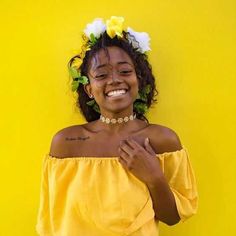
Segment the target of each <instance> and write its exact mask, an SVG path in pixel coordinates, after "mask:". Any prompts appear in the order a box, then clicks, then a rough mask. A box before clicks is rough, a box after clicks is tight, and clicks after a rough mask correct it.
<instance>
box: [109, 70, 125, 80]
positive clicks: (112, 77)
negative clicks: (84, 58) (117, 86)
mask: <svg viewBox="0 0 236 236" xmlns="http://www.w3.org/2000/svg"><path fill="white" fill-rule="evenodd" d="M109 82H110V83H113V82H122V79H121V78H120V76H119V74H118V73H117V71H115V70H113V71H111V73H110V76H109Z"/></svg>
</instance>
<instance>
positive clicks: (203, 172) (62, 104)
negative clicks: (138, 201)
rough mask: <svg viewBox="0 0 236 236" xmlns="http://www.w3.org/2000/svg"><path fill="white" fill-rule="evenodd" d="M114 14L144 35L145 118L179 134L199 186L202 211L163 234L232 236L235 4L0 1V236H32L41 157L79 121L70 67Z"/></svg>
mask: <svg viewBox="0 0 236 236" xmlns="http://www.w3.org/2000/svg"><path fill="white" fill-rule="evenodd" d="M111 15H117V16H124V18H125V25H126V26H130V27H131V28H133V29H134V30H136V31H146V32H148V33H149V34H150V37H151V48H152V51H151V52H150V53H149V55H150V62H151V64H152V66H153V70H154V73H155V75H156V78H157V86H158V90H159V92H160V94H159V98H158V99H159V103H158V104H157V105H156V106H155V108H153V109H151V110H150V112H149V113H148V118H149V120H150V122H152V123H159V124H162V125H165V126H168V127H170V128H172V129H173V130H175V131H176V132H177V134H178V135H179V137H180V139H181V141H182V143H183V144H184V145H185V146H186V147H187V148H188V149H189V152H190V154H191V162H192V165H193V167H194V170H195V173H196V177H197V181H198V189H199V197H200V199H199V210H198V214H197V215H195V216H194V217H192V218H190V219H189V220H188V221H186V222H185V223H180V224H177V225H175V226H172V227H169V226H166V225H164V224H162V223H161V228H160V235H161V236H167V235H175V236H177V235H178V236H217V235H219V236H221V235H227V236H230V235H236V226H235V212H236V207H235V205H236V201H235V199H236V196H235V192H236V190H235V179H236V169H235V165H236V151H235V150H236V149H235V131H236V129H235V123H236V122H235V118H234V117H235V107H236V106H235V103H236V99H235V93H236V92H235V83H236V82H235V79H236V78H235V77H236V76H235V72H236V66H235V57H236V56H235V55H236V46H235V42H236V2H235V1H234V0H224V1H223V0H222V1H220V0H198V1H189V0H179V1H170V0H162V1H154V0H152V1H151V0H145V1H144V0H142V1H141V0H136V1H111V0H98V1H79V0H67V1H59V0H57V1H56V0H55V1H52V0H41V1H29V0H22V1H20V0H12V1H7V0H1V2H0V22H1V23H0V24H1V27H0V32H1V33H0V34H1V37H0V40H1V43H0V47H1V48H0V52H1V57H0V60H1V61H0V66H1V91H0V94H1V98H0V101H1V116H0V119H1V120H0V129H1V140H0V142H1V148H0V154H1V158H0V168H1V171H0V175H1V176H0V181H1V182H0V183H1V185H0V187H1V194H0V217H1V218H0V235H2V236H18V235H22V236H28V235H29V236H34V235H36V232H35V224H36V215H37V208H38V201H39V184H40V174H41V161H42V157H43V155H44V154H45V153H46V152H48V150H49V146H50V142H51V138H52V136H53V135H54V133H55V132H57V131H58V130H59V129H62V128H64V127H67V126H70V125H73V124H80V123H82V122H85V120H83V118H82V117H81V115H80V114H79V112H78V111H77V110H76V107H75V105H74V103H75V98H74V97H73V94H72V93H71V92H70V88H69V83H68V80H69V78H68V74H67V67H66V64H67V62H68V60H69V59H70V57H72V56H73V55H74V53H75V52H76V51H77V49H79V46H80V33H81V31H82V30H83V29H84V27H85V25H86V24H87V23H89V22H91V21H92V20H93V19H94V18H95V17H103V18H105V19H107V18H110V16H111Z"/></svg>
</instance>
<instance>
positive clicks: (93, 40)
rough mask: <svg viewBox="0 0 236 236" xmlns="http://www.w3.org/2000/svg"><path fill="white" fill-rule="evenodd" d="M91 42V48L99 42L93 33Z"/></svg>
mask: <svg viewBox="0 0 236 236" xmlns="http://www.w3.org/2000/svg"><path fill="white" fill-rule="evenodd" d="M90 41H91V43H90V45H91V46H93V45H94V44H95V43H96V42H97V38H95V36H94V34H93V33H91V34H90Z"/></svg>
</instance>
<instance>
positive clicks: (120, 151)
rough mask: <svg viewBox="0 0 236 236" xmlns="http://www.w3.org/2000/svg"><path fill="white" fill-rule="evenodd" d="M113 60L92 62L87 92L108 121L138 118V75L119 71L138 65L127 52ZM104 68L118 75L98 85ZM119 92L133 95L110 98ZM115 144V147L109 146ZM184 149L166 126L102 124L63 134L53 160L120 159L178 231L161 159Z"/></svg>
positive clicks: (113, 53)
mask: <svg viewBox="0 0 236 236" xmlns="http://www.w3.org/2000/svg"><path fill="white" fill-rule="evenodd" d="M109 55H110V59H109V60H108V58H107V56H106V55H105V54H104V53H102V52H101V53H98V55H97V60H94V61H93V60H92V61H91V68H90V71H89V72H90V73H89V74H90V75H91V77H89V79H90V84H89V85H87V86H85V91H86V92H87V93H88V95H91V94H93V96H94V98H95V100H96V102H97V103H98V105H99V107H100V110H101V114H103V115H104V116H105V117H109V118H118V117H124V116H126V115H130V114H132V110H133V101H134V100H135V98H136V96H137V91H138V90H137V88H138V80H137V77H136V74H135V71H133V72H132V73H130V74H129V75H128V76H127V75H126V76H123V75H122V74H120V71H119V70H121V71H122V70H124V69H126V70H127V69H130V68H131V67H132V65H133V64H132V60H131V59H130V57H129V56H128V55H127V54H126V53H125V52H124V51H123V50H122V49H119V48H117V47H109ZM121 61H122V62H127V66H126V68H124V67H123V68H121V69H120V68H119V62H121ZM104 64H109V69H110V68H112V69H113V68H114V71H112V73H114V74H113V75H112V77H111V76H107V78H106V80H103V81H99V82H98V81H96V80H94V79H93V78H94V77H95V76H96V73H97V75H98V71H97V72H96V67H97V66H98V65H104ZM128 64H129V65H128ZM104 69H105V68H104ZM109 69H107V70H106V69H105V70H104V71H102V73H103V74H104V73H105V72H107V71H109ZM100 72H101V71H99V73H100ZM109 73H110V72H109ZM114 77H115V78H114ZM115 88H127V89H128V91H127V93H126V94H125V95H123V96H120V97H119V96H118V97H115V98H109V97H107V96H106V95H105V93H106V92H107V91H110V90H112V89H115ZM146 138H149V142H148V141H147V139H146ZM109 140H112V142H109V145H108V141H109ZM91 147H93V148H91ZM181 148H182V146H181V143H180V140H179V138H178V136H177V134H176V133H175V132H174V131H173V130H171V129H169V128H167V127H165V126H162V125H156V124H147V123H146V122H144V121H142V120H139V119H135V120H133V121H128V122H127V123H121V124H112V125H111V124H110V125H108V124H105V123H103V122H101V120H96V121H93V122H89V123H86V124H83V125H75V126H70V127H67V128H65V129H63V130H60V131H59V132H58V133H57V134H56V135H55V136H54V137H53V140H52V144H51V149H50V154H51V155H52V156H56V157H58V158H69V157H79V156H85V157H86V156H87V157H89V156H92V157H104V158H106V157H118V160H119V162H120V164H121V165H122V166H123V168H124V169H125V170H126V171H130V172H131V173H132V174H133V175H135V176H136V177H137V178H138V179H140V180H141V181H142V182H144V183H145V184H146V185H147V187H148V189H149V192H150V195H151V198H152V201H153V208H154V211H155V218H156V219H157V220H160V221H162V222H164V223H166V224H168V225H174V224H176V223H178V222H179V220H180V217H179V215H178V211H177V208H176V203H175V199H174V195H173V193H172V191H171V189H170V187H169V185H168V183H167V181H166V179H165V176H164V173H163V172H162V169H161V165H160V161H159V159H158V158H156V154H158V153H164V152H172V151H176V150H180V149H181Z"/></svg>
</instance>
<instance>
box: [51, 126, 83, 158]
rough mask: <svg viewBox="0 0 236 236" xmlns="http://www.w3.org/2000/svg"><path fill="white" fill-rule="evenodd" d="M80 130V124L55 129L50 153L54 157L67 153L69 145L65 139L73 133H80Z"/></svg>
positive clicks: (71, 136)
mask: <svg viewBox="0 0 236 236" xmlns="http://www.w3.org/2000/svg"><path fill="white" fill-rule="evenodd" d="M82 132H83V128H82V125H72V126H68V127H65V128H63V129H61V130H59V131H57V132H56V133H55V134H54V135H53V137H52V141H51V146H50V155H51V156H56V157H60V156H65V155H67V153H69V148H70V146H69V145H68V142H66V141H67V140H69V139H72V138H73V136H74V134H81V133H82Z"/></svg>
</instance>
